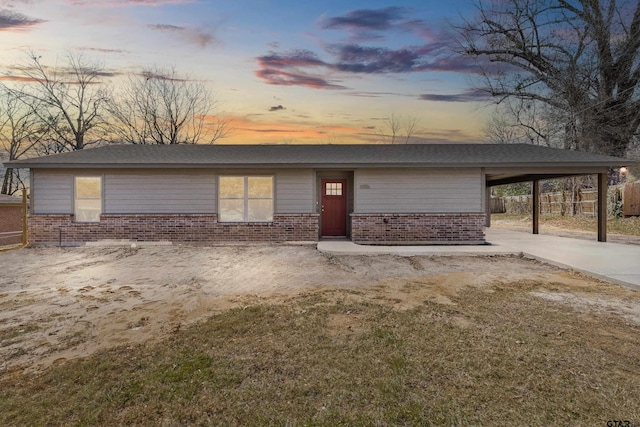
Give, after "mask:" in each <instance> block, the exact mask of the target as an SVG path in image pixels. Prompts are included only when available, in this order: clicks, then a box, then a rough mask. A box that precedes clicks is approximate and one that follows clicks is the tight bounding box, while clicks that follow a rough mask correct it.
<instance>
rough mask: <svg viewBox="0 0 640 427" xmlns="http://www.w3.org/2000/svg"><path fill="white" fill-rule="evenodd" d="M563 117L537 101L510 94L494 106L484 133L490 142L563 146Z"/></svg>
mask: <svg viewBox="0 0 640 427" xmlns="http://www.w3.org/2000/svg"><path fill="white" fill-rule="evenodd" d="M562 120H563V119H562V118H558V117H557V116H556V115H555V114H554V111H553V110H551V109H549V108H548V107H546V106H545V105H544V104H542V103H540V102H536V101H529V100H522V99H515V98H509V99H505V100H504V101H503V102H501V103H500V104H499V105H498V106H497V108H496V110H495V111H494V112H493V114H492V115H491V117H490V118H489V119H488V120H487V123H486V124H485V127H484V133H485V137H486V139H487V140H488V141H490V142H493V143H499V144H513V143H524V144H534V145H544V146H547V147H564V142H565V138H564V136H565V130H566V129H565V127H564V125H563V124H562V123H563V122H562ZM564 148H569V147H564Z"/></svg>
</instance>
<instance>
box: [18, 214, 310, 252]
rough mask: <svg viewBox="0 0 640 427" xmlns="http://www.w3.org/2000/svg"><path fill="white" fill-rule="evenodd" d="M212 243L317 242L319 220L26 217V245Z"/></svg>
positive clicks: (301, 217) (296, 217)
mask: <svg viewBox="0 0 640 427" xmlns="http://www.w3.org/2000/svg"><path fill="white" fill-rule="evenodd" d="M107 239H110V240H133V241H161V240H165V241H166V240H169V241H172V242H176V243H215V242H230V241H233V242H237V241H269V242H283V241H316V240H318V215H317V214H290V215H286V214H277V215H274V217H273V221H272V222H269V223H259V222H256V223H222V222H218V218H217V215H107V214H103V215H101V217H100V222H97V223H77V222H73V215H31V216H29V244H30V245H34V246H47V245H58V244H60V243H61V244H62V246H74V245H79V244H82V243H84V242H92V241H97V240H107Z"/></svg>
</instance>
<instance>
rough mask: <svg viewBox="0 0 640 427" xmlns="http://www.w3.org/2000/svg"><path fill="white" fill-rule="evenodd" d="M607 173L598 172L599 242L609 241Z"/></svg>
mask: <svg viewBox="0 0 640 427" xmlns="http://www.w3.org/2000/svg"><path fill="white" fill-rule="evenodd" d="M607 175H608V174H607V173H606V172H605V173H599V174H598V242H606V241H607V184H608V176H607Z"/></svg>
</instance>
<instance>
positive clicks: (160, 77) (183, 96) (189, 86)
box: [110, 68, 230, 144]
mask: <svg viewBox="0 0 640 427" xmlns="http://www.w3.org/2000/svg"><path fill="white" fill-rule="evenodd" d="M215 107H216V101H215V100H214V99H213V97H212V95H211V93H210V91H209V90H207V88H206V87H205V85H204V84H203V83H202V82H201V81H197V80H192V79H189V78H188V77H183V76H180V75H179V74H178V73H177V72H176V70H175V69H173V68H171V69H166V70H165V69H159V68H155V69H147V70H144V71H143V72H142V73H140V74H137V75H132V76H129V78H128V80H127V81H126V82H125V84H124V85H123V87H122V88H121V91H120V93H119V96H118V97H117V98H115V99H114V101H113V102H112V103H111V105H110V110H111V113H112V116H113V117H114V119H115V128H114V132H116V134H117V135H118V137H119V138H120V139H121V140H122V141H124V142H129V143H132V144H182V143H186V144H197V143H210V144H212V143H214V142H215V141H217V140H218V139H220V138H224V137H225V136H227V135H228V133H229V131H230V122H229V120H228V119H225V118H224V117H222V116H216V115H214V111H215Z"/></svg>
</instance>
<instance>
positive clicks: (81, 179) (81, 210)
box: [75, 176, 102, 222]
mask: <svg viewBox="0 0 640 427" xmlns="http://www.w3.org/2000/svg"><path fill="white" fill-rule="evenodd" d="M101 213H102V178H100V177H99V176H91V177H88V176H77V177H76V179H75V220H76V221H80V222H98V221H100V214H101Z"/></svg>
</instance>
